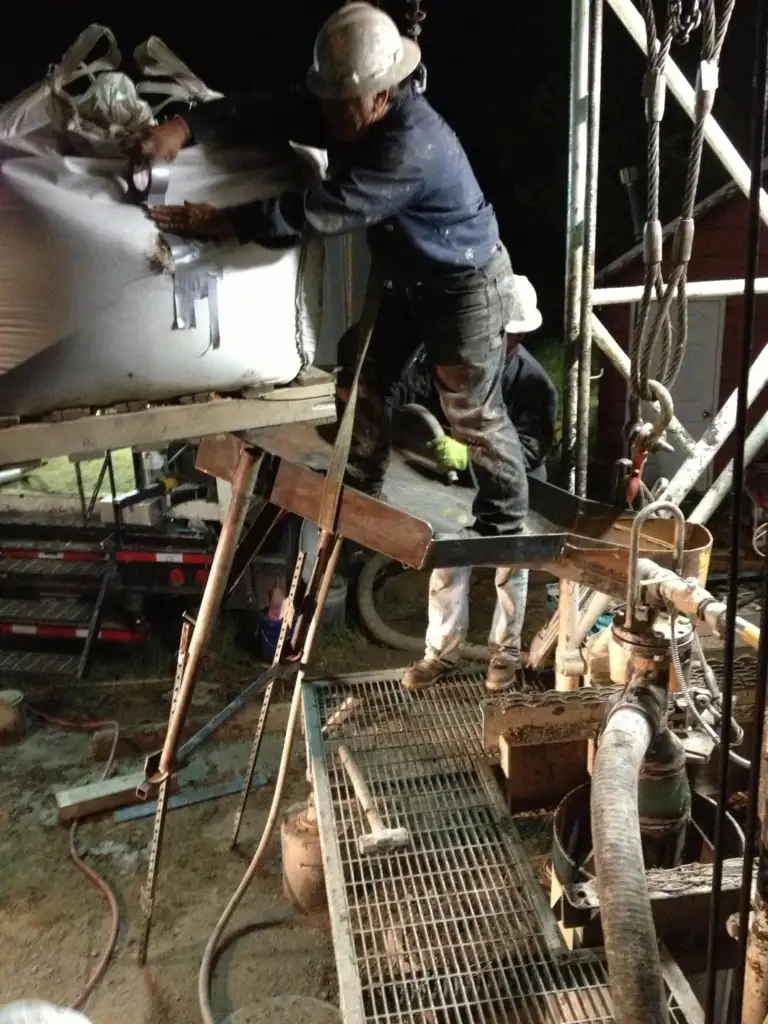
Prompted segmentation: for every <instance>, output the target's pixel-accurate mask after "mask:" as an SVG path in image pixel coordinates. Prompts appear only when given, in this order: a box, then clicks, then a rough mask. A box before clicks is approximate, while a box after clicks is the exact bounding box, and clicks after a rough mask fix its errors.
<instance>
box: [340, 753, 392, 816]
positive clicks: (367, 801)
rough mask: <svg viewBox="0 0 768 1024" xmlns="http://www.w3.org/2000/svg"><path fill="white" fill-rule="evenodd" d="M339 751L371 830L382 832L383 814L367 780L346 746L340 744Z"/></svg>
mask: <svg viewBox="0 0 768 1024" xmlns="http://www.w3.org/2000/svg"><path fill="white" fill-rule="evenodd" d="M338 753H339V760H340V761H341V763H342V765H343V767H344V771H345V772H346V773H347V778H348V779H349V781H350V782H351V783H352V789H353V790H354V791H355V796H356V797H357V801H358V803H359V804H360V806H361V807H362V809H363V813H364V814H365V816H366V818H367V819H368V824H369V825H370V828H371V831H372V832H381V831H382V829H383V828H384V822H383V821H382V820H381V816H380V814H379V813H378V811H377V810H376V808H375V806H374V803H373V797H372V796H371V794H370V791H369V789H368V787H367V786H366V784H365V780H364V779H363V776H362V774H361V772H360V769H359V768H358V767H357V765H356V764H355V762H354V761H353V759H352V755H351V754H350V752H349V751H348V750H347V748H346V747H345V746H340V747H339V749H338Z"/></svg>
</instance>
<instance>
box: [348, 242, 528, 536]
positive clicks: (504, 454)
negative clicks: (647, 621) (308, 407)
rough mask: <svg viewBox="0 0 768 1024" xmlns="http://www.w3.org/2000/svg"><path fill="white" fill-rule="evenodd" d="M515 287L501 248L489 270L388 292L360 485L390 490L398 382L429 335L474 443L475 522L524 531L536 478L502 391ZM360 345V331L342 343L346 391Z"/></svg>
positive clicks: (369, 374)
mask: <svg viewBox="0 0 768 1024" xmlns="http://www.w3.org/2000/svg"><path fill="white" fill-rule="evenodd" d="M512 288H513V275H512V266H511V264H510V260H509V256H508V254H507V251H506V249H504V248H503V247H500V248H499V250H498V251H497V252H496V254H495V255H494V256H493V258H492V259H491V261H490V263H489V264H488V266H487V267H485V268H484V269H483V270H478V271H475V272H472V273H470V274H468V275H465V276H461V277H454V278H450V277H449V278H445V277H442V278H440V279H438V280H432V281H423V282H416V283H414V284H413V286H411V287H408V288H406V289H392V290H390V291H388V292H387V293H386V295H385V298H384V301H383V302H382V306H381V310H380V313H379V318H378V321H377V324H376V329H375V330H374V334H373V337H372V339H371V344H370V347H369V352H368V358H367V360H366V364H365V367H364V369H363V372H362V375H361V380H360V390H359V394H358V400H357V408H356V410H355V426H354V436H353V440H352V446H351V449H350V456H349V464H348V469H347V477H346V482H347V483H348V484H349V485H350V486H352V487H355V488H357V490H360V491H363V492H364V493H366V494H370V495H372V496H374V497H378V496H379V495H380V494H381V489H382V485H383V482H384V476H385V474H386V470H387V465H388V462H389V455H390V450H391V424H392V392H393V387H394V385H395V383H396V382H397V380H398V379H399V376H400V374H401V372H402V369H403V366H404V365H405V362H406V360H407V359H408V357H409V356H410V355H412V354H413V353H414V352H415V351H416V349H417V347H418V346H419V344H420V343H421V342H422V341H423V343H424V346H425V348H426V354H427V362H428V365H429V368H430V372H431V374H432V377H433V380H434V383H435V387H436V389H437V392H438V395H439V397H440V403H441V405H442V408H443V412H444V414H445V417H446V420H447V421H448V432H449V433H450V435H451V437H453V438H455V439H456V440H457V441H461V442H462V443H463V444H465V445H467V447H468V448H469V454H470V460H471V462H472V467H473V470H474V474H475V478H476V480H477V494H476V497H475V501H474V505H473V513H474V516H475V523H474V528H475V529H476V530H477V531H478V533H481V534H483V535H494V534H503V533H518V532H520V531H521V530H522V529H523V524H524V520H525V516H526V514H527V511H528V481H527V478H526V475H525V465H524V460H523V452H522V449H521V447H520V440H519V438H518V436H517V431H516V430H515V427H514V426H513V424H512V422H511V420H510V419H509V415H508V414H507V410H506V407H505V405H504V402H503V399H502V391H501V381H502V375H503V372H504V366H505V361H506V345H505V331H504V328H505V326H506V324H507V322H508V321H509V319H510V317H511V312H512V306H511V295H512ZM356 344H357V334H356V330H354V329H353V330H352V331H348V332H347V334H346V335H345V336H344V338H343V339H342V341H341V343H340V345H339V362H340V363H341V365H342V366H343V367H344V371H343V372H342V374H341V375H340V378H339V387H340V388H341V389H343V388H345V387H346V386H348V382H349V380H350V379H351V376H352V371H353V368H354V362H355V359H354V353H355V351H356Z"/></svg>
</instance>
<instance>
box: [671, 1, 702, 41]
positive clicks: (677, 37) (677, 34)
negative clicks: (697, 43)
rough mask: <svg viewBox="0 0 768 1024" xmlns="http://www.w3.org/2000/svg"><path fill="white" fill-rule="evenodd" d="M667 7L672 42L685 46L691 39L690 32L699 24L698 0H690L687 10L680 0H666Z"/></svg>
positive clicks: (699, 9) (699, 10)
mask: <svg viewBox="0 0 768 1024" xmlns="http://www.w3.org/2000/svg"><path fill="white" fill-rule="evenodd" d="M667 8H668V10H669V21H670V24H671V26H672V38H673V40H674V42H675V43H677V45H678V46H687V45H688V43H689V42H690V41H691V33H692V32H695V31H696V29H697V28H698V27H699V25H701V3H700V0H691V3H689V5H688V10H687V11H686V10H685V5H684V4H683V2H682V0H668V4H667Z"/></svg>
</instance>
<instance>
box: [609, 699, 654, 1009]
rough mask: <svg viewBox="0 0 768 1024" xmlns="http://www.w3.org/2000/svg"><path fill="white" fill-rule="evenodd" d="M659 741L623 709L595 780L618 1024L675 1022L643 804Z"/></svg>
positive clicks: (639, 717) (612, 721)
mask: <svg viewBox="0 0 768 1024" xmlns="http://www.w3.org/2000/svg"><path fill="white" fill-rule="evenodd" d="M652 736H653V730H652V728H651V724H650V722H649V721H648V719H647V718H646V717H645V715H643V714H642V713H641V712H640V711H638V710H637V709H635V708H632V707H626V708H619V709H617V710H616V711H615V712H614V713H613V714H612V715H611V717H610V718H609V720H608V723H607V724H606V727H605V731H604V732H603V734H602V736H601V738H600V745H599V747H598V750H597V754H596V756H595V766H594V770H593V774H592V794H591V805H592V806H591V812H592V841H593V844H594V854H595V868H596V877H597V891H598V895H599V898H600V918H601V921H602V926H603V937H604V941H605V952H606V956H607V959H608V973H609V975H610V982H611V997H612V1000H613V1015H614V1019H615V1020H616V1024H639V1022H640V1021H642V1022H643V1024H668V1015H667V998H666V991H665V987H664V978H663V975H662V971H661V958H660V956H659V949H658V944H657V942H656V930H655V928H654V925H653V916H652V914H651V901H650V897H649V895H648V887H647V885H646V881H645V865H644V863H643V847H642V843H641V840H640V818H639V810H638V798H637V783H638V776H639V774H640V768H641V766H642V763H643V758H644V757H645V752H646V750H647V749H648V745H649V743H650V742H651V739H652Z"/></svg>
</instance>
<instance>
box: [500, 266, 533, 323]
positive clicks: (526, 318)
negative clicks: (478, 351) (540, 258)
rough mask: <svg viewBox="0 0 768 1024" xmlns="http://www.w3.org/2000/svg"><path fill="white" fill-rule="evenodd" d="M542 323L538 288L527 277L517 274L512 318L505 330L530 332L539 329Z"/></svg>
mask: <svg viewBox="0 0 768 1024" xmlns="http://www.w3.org/2000/svg"><path fill="white" fill-rule="evenodd" d="M541 324H542V316H541V311H540V310H539V303H538V299H537V298H536V289H535V288H534V287H533V285H532V284H531V282H530V281H529V280H528V278H527V277H523V276H522V275H520V274H515V286H514V292H513V295H512V319H511V320H510V321H509V323H508V324H507V326H506V327H505V328H504V330H505V331H506V332H507V334H529V333H530V332H531V331H538V329H539V328H540V327H541Z"/></svg>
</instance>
